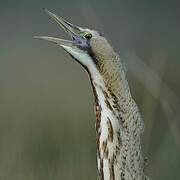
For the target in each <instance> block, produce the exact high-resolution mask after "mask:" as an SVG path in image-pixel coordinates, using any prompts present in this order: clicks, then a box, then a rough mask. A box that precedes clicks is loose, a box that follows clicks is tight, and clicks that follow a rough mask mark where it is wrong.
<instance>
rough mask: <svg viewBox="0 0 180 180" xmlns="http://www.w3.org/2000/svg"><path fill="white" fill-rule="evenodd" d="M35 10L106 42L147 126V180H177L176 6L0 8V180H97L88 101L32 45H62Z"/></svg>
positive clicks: (66, 62) (82, 78) (58, 1)
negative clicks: (117, 57) (99, 34)
mask: <svg viewBox="0 0 180 180" xmlns="http://www.w3.org/2000/svg"><path fill="white" fill-rule="evenodd" d="M42 8H48V9H49V10H51V11H52V12H54V13H56V14H57V15H61V16H63V17H65V18H66V19H67V20H69V21H70V22H72V23H74V24H77V25H79V26H82V27H89V28H92V29H96V30H98V31H100V32H102V33H103V34H104V36H106V37H107V39H108V40H109V41H110V42H111V44H112V45H113V47H114V48H115V49H116V51H117V52H119V54H120V56H121V57H122V59H123V60H124V64H125V67H126V69H127V77H128V79H129V84H130V87H131V92H132V94H133V96H134V98H135V100H136V102H137V104H138V106H139V108H140V110H141V112H142V115H143V118H144V121H145V132H144V134H143V140H142V141H143V154H144V156H145V157H147V158H148V166H147V173H148V175H149V177H150V178H151V179H153V180H161V179H163V180H169V179H173V180H179V179H180V122H179V118H180V111H179V107H180V83H179V81H180V80H179V78H180V71H179V68H180V61H179V60H180V35H179V32H180V21H179V17H180V11H179V3H178V1H165V0H151V1H144V0H139V1H133V0H126V1H125V0H116V1H115V0H112V1H108V0H99V1H97V0H91V1H90V0H89V1H87V0H85V1H80V0H77V1H73V0H71V1H68V0H66V1H65V0H54V1H47V0H39V1H37V0H36V1H35V0H31V1H30V0H29V1H28V0H15V1H12V0H11V1H10V0H6V1H5V0H4V1H3V0H0V180H12V179H13V180H52V179H53V180H59V179H62V180H94V179H97V170H96V155H95V154H96V150H95V129H94V122H95V116H94V109H93V95H92V91H91V87H90V83H89V80H88V76H87V74H86V73H85V71H84V70H83V69H82V68H81V67H80V66H79V64H77V63H75V62H74V61H73V60H72V59H71V58H70V57H69V56H68V55H67V54H66V53H65V52H64V51H63V50H62V49H61V48H59V47H57V46H55V45H53V44H49V43H47V42H44V41H39V40H35V39H33V36H34V35H51V36H55V37H61V38H67V36H66V34H64V32H63V31H62V30H61V29H59V27H58V26H57V25H56V24H55V23H52V22H51V20H50V18H49V17H48V16H47V15H46V14H45V13H44V12H43V10H42Z"/></svg>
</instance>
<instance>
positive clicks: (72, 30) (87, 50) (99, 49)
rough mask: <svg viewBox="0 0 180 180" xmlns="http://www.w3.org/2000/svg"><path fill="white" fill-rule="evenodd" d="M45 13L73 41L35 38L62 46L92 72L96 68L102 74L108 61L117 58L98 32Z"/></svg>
mask: <svg viewBox="0 0 180 180" xmlns="http://www.w3.org/2000/svg"><path fill="white" fill-rule="evenodd" d="M45 12H46V13H47V14H48V15H49V16H50V17H51V18H52V19H53V20H54V21H55V22H56V23H57V24H58V25H59V26H60V27H61V28H62V29H63V30H64V31H65V32H66V33H68V34H69V36H70V38H71V40H65V39H60V38H55V37H49V36H35V38H38V39H43V40H47V41H49V42H52V43H56V44H57V45H58V46H61V47H62V48H63V49H64V50H65V51H66V52H67V53H69V54H70V55H71V56H72V57H73V58H74V59H75V60H76V61H78V62H79V63H80V64H81V65H82V66H83V67H85V69H86V70H88V71H92V69H93V68H94V67H95V68H96V69H98V71H100V72H101V71H103V68H104V67H105V66H104V65H105V64H107V62H108V61H107V60H109V59H112V58H113V57H115V56H116V54H115V53H114V51H113V49H112V48H111V46H110V45H109V43H108V41H107V40H106V39H105V38H104V37H103V36H102V35H101V34H100V33H98V32H97V31H95V30H90V29H86V28H82V27H79V26H76V25H73V24H71V23H69V22H67V21H66V20H65V19H63V18H61V17H59V16H57V15H55V14H54V13H52V12H50V11H48V10H45ZM105 61H106V62H105Z"/></svg>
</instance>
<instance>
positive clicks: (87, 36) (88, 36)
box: [84, 33, 92, 39]
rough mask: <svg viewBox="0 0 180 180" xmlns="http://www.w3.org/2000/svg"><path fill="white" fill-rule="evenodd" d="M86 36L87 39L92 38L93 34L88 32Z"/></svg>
mask: <svg viewBox="0 0 180 180" xmlns="http://www.w3.org/2000/svg"><path fill="white" fill-rule="evenodd" d="M84 37H85V38H86V39H91V38H92V34H91V33H87V34H85V35H84Z"/></svg>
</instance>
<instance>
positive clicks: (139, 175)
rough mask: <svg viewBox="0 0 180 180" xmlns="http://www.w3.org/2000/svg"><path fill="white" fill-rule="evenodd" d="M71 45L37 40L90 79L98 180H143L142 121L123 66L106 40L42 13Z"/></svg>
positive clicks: (54, 16) (96, 34)
mask: <svg viewBox="0 0 180 180" xmlns="http://www.w3.org/2000/svg"><path fill="white" fill-rule="evenodd" d="M45 11H46V12H47V13H48V14H49V15H50V16H51V18H52V19H54V20H55V21H56V22H57V23H58V25H60V26H61V28H63V29H64V31H66V32H67V33H68V34H69V35H70V37H71V39H72V40H71V41H69V40H64V39H59V38H54V37H47V36H36V37H35V38H38V39H44V40H47V41H50V42H53V43H56V44H57V45H59V46H61V47H62V48H63V49H64V50H65V51H66V52H67V53H68V54H70V55H71V56H72V58H73V59H75V61H77V62H79V63H80V64H81V65H82V66H83V67H84V68H85V69H86V71H87V72H88V75H89V77H90V81H91V85H92V89H93V93H94V97H95V111H96V143H97V164H98V171H99V178H100V179H101V180H120V179H121V180H144V179H147V177H146V176H145V174H144V166H145V162H144V159H143V157H142V153H141V140H140V139H141V138H140V137H141V134H142V132H143V120H142V118H141V115H140V113H139V109H138V107H137V105H136V103H135V101H134V99H133V98H132V96H131V93H130V90H129V85H128V82H127V80H126V76H125V72H124V70H123V65H122V62H121V59H120V58H119V56H118V55H117V54H116V53H115V52H114V50H113V48H112V47H111V46H110V44H109V43H108V41H107V40H106V38H105V37H103V36H102V35H101V34H100V33H98V32H97V31H94V30H90V29H84V28H81V27H79V26H75V25H73V24H71V23H69V22H67V21H66V20H64V19H63V18H61V17H58V16H56V15H55V14H53V13H51V12H49V11H48V10H45Z"/></svg>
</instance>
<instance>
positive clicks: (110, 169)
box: [90, 69, 146, 180]
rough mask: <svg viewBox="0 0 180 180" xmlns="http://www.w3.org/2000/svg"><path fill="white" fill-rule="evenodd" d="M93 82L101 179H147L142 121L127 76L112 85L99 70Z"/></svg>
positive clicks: (93, 75)
mask: <svg viewBox="0 0 180 180" xmlns="http://www.w3.org/2000/svg"><path fill="white" fill-rule="evenodd" d="M90 79H91V84H92V88H93V92H94V97H95V111H96V143H97V164H98V171H99V178H100V180H125V179H129V180H131V179H138V180H144V179H146V176H145V175H144V160H143V158H142V155H141V142H140V135H141V133H142V131H143V121H142V119H141V116H140V113H139V110H138V108H137V105H136V103H135V101H134V100H133V99H132V97H131V95H130V91H129V86H128V84H127V81H126V79H125V76H124V74H123V75H122V74H119V77H117V78H116V79H118V84H120V86H118V85H116V86H113V85H112V84H111V85H109V84H108V83H107V82H108V81H107V80H105V79H104V78H103V76H102V75H101V74H100V73H99V72H98V70H96V69H94V70H93V72H92V71H91V72H90ZM109 82H111V81H109ZM111 86H112V87H113V88H111ZM123 86H124V87H125V88H124V87H123ZM115 87H116V88H115Z"/></svg>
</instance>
